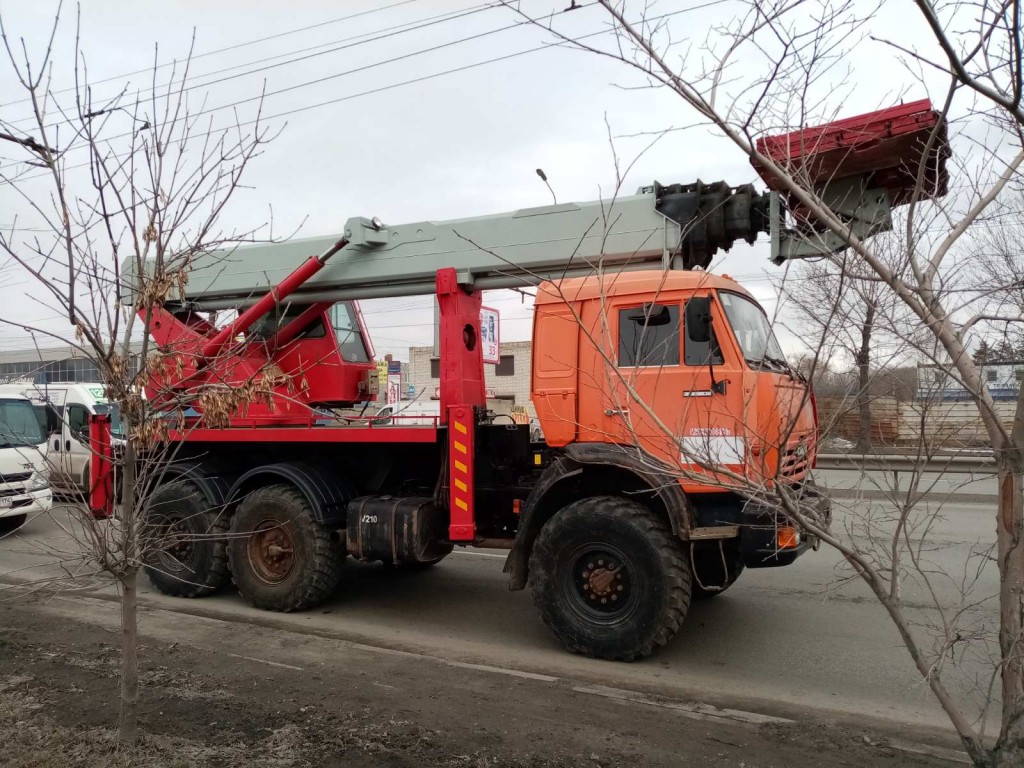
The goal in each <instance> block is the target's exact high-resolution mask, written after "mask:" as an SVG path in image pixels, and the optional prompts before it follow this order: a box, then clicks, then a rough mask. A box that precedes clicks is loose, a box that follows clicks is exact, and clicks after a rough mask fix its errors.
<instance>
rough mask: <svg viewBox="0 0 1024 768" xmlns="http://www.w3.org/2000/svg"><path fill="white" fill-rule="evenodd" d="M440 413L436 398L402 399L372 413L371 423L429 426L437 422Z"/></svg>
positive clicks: (438, 402) (398, 425)
mask: <svg viewBox="0 0 1024 768" xmlns="http://www.w3.org/2000/svg"><path fill="white" fill-rule="evenodd" d="M440 415H441V403H440V401H438V400H403V401H402V402H399V403H391V404H389V405H385V406H384V407H383V408H381V409H380V410H379V411H377V412H376V413H375V414H373V416H372V418H371V423H373V424H377V425H382V424H394V425H395V426H397V427H412V426H416V425H421V426H431V425H434V424H437V423H438V418H439V417H440ZM393 417H397V418H393Z"/></svg>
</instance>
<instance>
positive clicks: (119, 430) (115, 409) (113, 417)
mask: <svg viewBox="0 0 1024 768" xmlns="http://www.w3.org/2000/svg"><path fill="white" fill-rule="evenodd" d="M92 409H93V412H94V413H99V414H110V434H112V435H113V436H114V437H124V428H123V427H122V426H121V406H120V405H118V404H117V403H95V404H94V405H93V407H92Z"/></svg>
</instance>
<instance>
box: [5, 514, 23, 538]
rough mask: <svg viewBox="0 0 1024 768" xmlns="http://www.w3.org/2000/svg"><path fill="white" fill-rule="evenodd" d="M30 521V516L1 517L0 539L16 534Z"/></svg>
mask: <svg viewBox="0 0 1024 768" xmlns="http://www.w3.org/2000/svg"><path fill="white" fill-rule="evenodd" d="M26 520H28V515H7V516H6V517H0V538H3V537H4V536H6V535H8V534H10V533H14V532H15V531H16V530H18V529H19V528H21V526H23V525H24V524H25V521H26Z"/></svg>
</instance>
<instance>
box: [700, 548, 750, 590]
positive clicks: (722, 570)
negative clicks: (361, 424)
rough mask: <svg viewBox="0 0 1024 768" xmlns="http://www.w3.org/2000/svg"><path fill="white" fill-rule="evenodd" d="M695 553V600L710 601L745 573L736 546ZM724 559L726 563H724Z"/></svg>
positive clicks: (708, 549) (702, 550) (701, 550)
mask: <svg viewBox="0 0 1024 768" xmlns="http://www.w3.org/2000/svg"><path fill="white" fill-rule="evenodd" d="M722 546H723V547H724V550H723V549H719V548H718V547H717V546H715V547H709V548H707V549H698V550H696V551H694V553H693V590H692V592H693V599H694V600H710V599H711V598H712V597H716V596H717V595H720V594H722V593H723V592H725V590H727V589H728V588H729V587H731V586H732V585H733V584H735V583H736V579H738V578H739V577H740V574H741V573H743V561H742V560H741V559H740V556H739V552H737V551H736V547H735V546H730V545H728V544H723V545H722ZM723 557H724V562H723Z"/></svg>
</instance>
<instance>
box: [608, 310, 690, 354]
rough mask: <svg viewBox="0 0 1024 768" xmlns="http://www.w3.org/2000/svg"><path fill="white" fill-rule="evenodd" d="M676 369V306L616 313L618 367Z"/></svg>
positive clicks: (677, 344)
mask: <svg viewBox="0 0 1024 768" xmlns="http://www.w3.org/2000/svg"><path fill="white" fill-rule="evenodd" d="M664 365H679V305H678V304H676V305H671V304H644V305H643V306H641V307H633V308H630V309H620V310H619V367H620V368H633V367H641V366H664Z"/></svg>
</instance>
